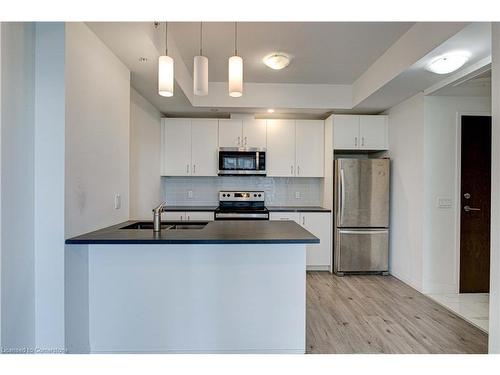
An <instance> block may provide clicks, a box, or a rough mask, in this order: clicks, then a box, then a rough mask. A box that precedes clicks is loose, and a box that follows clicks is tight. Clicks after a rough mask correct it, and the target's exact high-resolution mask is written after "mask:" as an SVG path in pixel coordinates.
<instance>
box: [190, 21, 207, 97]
mask: <svg viewBox="0 0 500 375" xmlns="http://www.w3.org/2000/svg"><path fill="white" fill-rule="evenodd" d="M193 70H194V72H193V92H194V94H195V95H198V96H205V95H208V59H207V58H206V57H205V56H203V23H200V55H199V56H195V57H194V62H193Z"/></svg>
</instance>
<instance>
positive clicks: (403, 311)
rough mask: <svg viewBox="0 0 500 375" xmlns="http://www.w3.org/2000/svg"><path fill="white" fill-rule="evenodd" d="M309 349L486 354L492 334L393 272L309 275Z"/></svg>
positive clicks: (307, 340) (349, 351)
mask: <svg viewBox="0 0 500 375" xmlns="http://www.w3.org/2000/svg"><path fill="white" fill-rule="evenodd" d="M306 345H307V353H410V354H411V353H487V351H488V335H487V334H486V333H484V332H483V331H481V330H480V329H478V328H476V327H474V326H473V325H472V324H470V323H468V322H466V321H465V320H463V319H461V318H460V317H458V316H457V315H455V314H453V313H451V312H450V311H448V310H447V309H445V308H444V307H442V306H440V305H439V304H438V303H436V302H434V301H432V300H431V299H430V298H428V297H426V296H424V295H423V294H421V293H419V292H417V291H416V290H414V289H413V288H411V287H409V286H408V285H406V284H404V283H402V282H401V281H399V280H398V279H396V278H394V277H392V276H371V275H364V276H344V277H337V276H335V275H332V274H330V273H328V272H308V274H307V336H306Z"/></svg>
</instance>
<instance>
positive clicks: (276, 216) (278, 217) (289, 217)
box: [269, 212, 300, 224]
mask: <svg viewBox="0 0 500 375" xmlns="http://www.w3.org/2000/svg"><path fill="white" fill-rule="evenodd" d="M269 220H273V221H295V222H296V223H297V224H300V217H299V213H298V212H269Z"/></svg>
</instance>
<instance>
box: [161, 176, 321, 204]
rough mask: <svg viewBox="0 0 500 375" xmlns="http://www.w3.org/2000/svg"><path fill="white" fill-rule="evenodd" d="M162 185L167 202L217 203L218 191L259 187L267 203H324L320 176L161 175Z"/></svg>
mask: <svg viewBox="0 0 500 375" xmlns="http://www.w3.org/2000/svg"><path fill="white" fill-rule="evenodd" d="M162 188H163V194H164V196H165V200H166V201H167V204H168V205H179V206H190V205H217V204H218V203H219V199H218V193H219V191H220V190H244V191H245V190H262V191H264V192H265V193H266V205H268V206H321V205H322V202H323V199H322V192H323V179H322V178H302V177H301V178H293V177H257V176H252V177H162ZM190 191H191V192H192V198H189V195H190V194H189V192H190ZM297 193H298V194H297ZM297 196H298V197H299V198H296V197H297Z"/></svg>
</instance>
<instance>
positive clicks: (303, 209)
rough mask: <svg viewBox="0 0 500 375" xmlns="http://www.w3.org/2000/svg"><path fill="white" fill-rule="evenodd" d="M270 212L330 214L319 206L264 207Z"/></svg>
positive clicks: (326, 209) (328, 210)
mask: <svg viewBox="0 0 500 375" xmlns="http://www.w3.org/2000/svg"><path fill="white" fill-rule="evenodd" d="M266 207H267V209H268V210H269V211H270V212H332V210H330V209H328V208H323V207H320V206H266Z"/></svg>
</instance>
